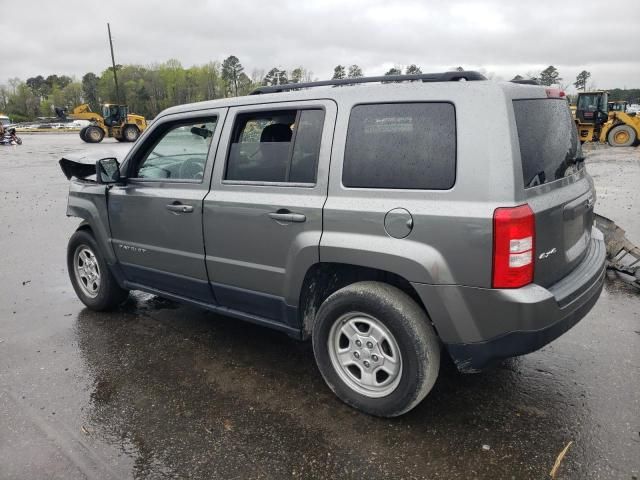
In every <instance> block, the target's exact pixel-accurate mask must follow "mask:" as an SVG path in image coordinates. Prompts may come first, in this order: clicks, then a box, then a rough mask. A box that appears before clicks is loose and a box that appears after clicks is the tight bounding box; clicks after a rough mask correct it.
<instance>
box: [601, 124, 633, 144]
mask: <svg viewBox="0 0 640 480" xmlns="http://www.w3.org/2000/svg"><path fill="white" fill-rule="evenodd" d="M636 137H637V136H636V131H635V130H634V129H633V128H631V127H630V126H629V125H618V126H616V127H613V128H612V129H611V130H610V131H609V134H608V135H607V142H608V143H609V145H611V146H612V147H630V146H631V145H633V144H634V143H635V142H636Z"/></svg>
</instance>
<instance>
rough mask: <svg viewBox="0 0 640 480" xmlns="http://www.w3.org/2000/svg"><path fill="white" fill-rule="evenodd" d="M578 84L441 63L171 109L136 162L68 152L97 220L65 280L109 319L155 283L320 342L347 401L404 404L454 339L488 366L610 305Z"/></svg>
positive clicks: (83, 210)
mask: <svg viewBox="0 0 640 480" xmlns="http://www.w3.org/2000/svg"><path fill="white" fill-rule="evenodd" d="M458 80H467V81H465V82H461V81H458ZM337 87H340V88H337ZM563 96H564V93H563V92H561V91H559V90H555V89H550V88H544V87H539V86H531V85H519V84H515V83H497V82H490V81H486V80H485V79H484V77H482V76H481V75H479V74H477V73H475V72H447V73H443V74H430V75H414V76H398V77H371V78H363V79H348V80H337V81H328V82H315V83H311V84H292V85H280V86H275V87H264V88H260V89H258V90H256V91H255V92H254V95H250V96H246V97H239V98H228V99H220V100H215V101H208V102H202V103H196V104H191V105H183V106H178V107H173V108H169V109H168V110H165V111H164V112H162V113H161V114H160V115H159V116H158V117H157V119H156V121H154V123H153V124H152V126H151V127H150V128H149V129H148V130H147V131H145V132H144V134H143V135H142V136H141V137H140V139H139V140H138V141H137V142H136V144H135V145H134V146H133V148H132V149H131V151H130V152H129V153H128V154H127V156H126V158H125V159H124V161H123V162H122V164H118V162H117V161H116V160H115V159H109V158H108V159H102V160H100V161H98V162H97V164H96V165H86V164H81V163H76V162H72V161H69V160H66V159H62V160H61V166H62V168H63V171H64V172H65V174H66V175H67V177H68V178H71V177H75V179H74V180H73V181H72V182H71V184H70V185H71V186H70V191H69V203H68V211H67V214H68V215H70V216H75V217H80V218H82V219H83V222H82V223H81V224H80V226H79V228H78V230H77V232H76V233H75V234H74V235H73V236H72V238H71V240H70V242H69V249H68V268H69V274H70V277H71V282H72V283H73V286H74V289H75V291H76V293H77V295H78V297H79V298H80V300H81V301H82V302H83V303H84V304H85V305H87V306H88V307H89V308H92V309H95V310H105V309H110V308H114V307H116V306H118V305H119V304H120V303H122V301H123V300H124V299H125V298H126V297H127V295H128V292H129V290H142V291H145V292H150V293H152V294H156V295H159V296H162V297H166V298H170V299H174V300H178V301H182V302H188V303H190V304H193V305H197V306H200V307H202V308H205V309H208V310H211V311H214V312H218V313H221V314H224V315H228V316H231V317H234V318H237V319H239V320H246V321H249V322H253V323H257V324H260V325H264V326H269V327H272V328H275V329H278V330H281V331H283V332H286V333H287V334H289V335H291V336H293V337H296V338H299V339H307V338H311V339H312V342H313V350H314V355H315V358H316V361H317V364H318V368H319V370H320V372H321V373H322V375H323V377H324V379H325V380H326V383H327V384H328V386H329V387H330V388H331V389H332V390H333V391H334V392H335V393H336V394H337V396H338V397H340V399H342V400H343V401H344V402H346V403H348V404H349V405H352V406H354V407H356V408H358V409H360V410H362V411H364V412H367V413H370V414H373V415H380V416H397V415H401V414H402V413H404V412H407V411H408V410H410V409H411V408H413V407H414V406H416V405H417V404H418V403H419V402H420V401H421V400H422V399H423V398H424V397H425V396H426V395H427V393H428V392H429V391H430V390H431V388H432V386H433V384H434V382H435V381H436V378H437V375H438V371H439V367H440V354H441V352H440V350H441V349H444V350H445V351H446V352H447V353H448V355H450V356H451V358H452V359H453V361H454V362H455V364H456V365H457V367H458V368H459V369H460V370H461V371H463V372H472V371H477V370H479V369H482V368H484V367H487V366H489V365H491V364H493V363H495V362H496V361H499V360H500V359H503V358H507V357H511V356H516V355H522V354H525V353H528V352H531V351H534V350H536V349H538V348H540V347H542V346H543V345H545V344H547V343H548V342H550V341H551V340H553V339H554V338H556V337H558V336H559V335H561V334H562V333H563V332H565V331H566V330H568V329H569V328H571V327H572V326H573V325H574V324H576V323H577V322H578V321H579V320H580V319H581V318H582V317H584V315H586V313H587V312H588V311H589V310H590V309H591V307H592V306H593V305H594V303H595V302H596V300H597V299H598V296H599V294H600V292H601V289H602V285H603V281H604V272H605V270H604V265H605V248H604V243H603V240H602V235H601V233H600V232H599V231H598V230H597V229H596V228H594V227H593V205H594V201H595V191H594V186H593V181H592V179H591V177H590V176H589V175H588V174H587V172H586V170H585V168H584V162H583V158H582V155H581V149H580V143H579V141H578V139H577V137H576V131H575V127H574V124H573V121H572V119H571V114H570V111H569V107H568V104H567V101H566V99H565V98H563Z"/></svg>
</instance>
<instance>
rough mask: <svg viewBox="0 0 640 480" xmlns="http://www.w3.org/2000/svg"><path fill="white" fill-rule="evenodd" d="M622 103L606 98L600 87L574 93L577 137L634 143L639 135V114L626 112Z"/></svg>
mask: <svg viewBox="0 0 640 480" xmlns="http://www.w3.org/2000/svg"><path fill="white" fill-rule="evenodd" d="M625 107H626V105H623V104H622V102H609V101H608V93H607V92H605V91H602V90H599V91H594V92H580V93H578V99H577V101H576V109H575V122H576V126H577V127H578V135H579V137H580V141H581V142H600V143H605V142H606V143H608V144H609V145H611V146H612V147H629V146H631V145H634V144H635V143H636V142H637V141H638V139H639V138H640V117H638V116H636V115H635V114H633V113H627V112H626V108H625Z"/></svg>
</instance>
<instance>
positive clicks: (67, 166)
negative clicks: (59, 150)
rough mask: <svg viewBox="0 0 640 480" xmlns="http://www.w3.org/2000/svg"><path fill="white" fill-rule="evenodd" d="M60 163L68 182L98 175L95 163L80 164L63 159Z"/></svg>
mask: <svg viewBox="0 0 640 480" xmlns="http://www.w3.org/2000/svg"><path fill="white" fill-rule="evenodd" d="M58 163H59V164H60V168H61V169H62V173H64V176H65V177H67V180H71V178H72V177H76V178H79V179H81V180H84V179H86V178H87V177H90V176H92V175H95V174H96V164H95V163H80V162H76V161H73V160H69V159H66V158H61V159H60V161H59V162H58Z"/></svg>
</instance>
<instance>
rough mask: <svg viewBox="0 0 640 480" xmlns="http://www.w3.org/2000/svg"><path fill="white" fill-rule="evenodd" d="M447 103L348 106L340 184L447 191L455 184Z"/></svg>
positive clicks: (451, 122)
mask: <svg viewBox="0 0 640 480" xmlns="http://www.w3.org/2000/svg"><path fill="white" fill-rule="evenodd" d="M455 172H456V119H455V108H454V106H453V105H452V104H451V103H445V102H436V103H385V104H368V105H357V106H355V107H353V109H352V110H351V117H350V119H349V128H348V130H347V142H346V146H345V154H344V163H343V172H342V183H343V185H344V186H345V187H354V188H392V189H423V190H447V189H450V188H451V187H453V184H454V183H455Z"/></svg>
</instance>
